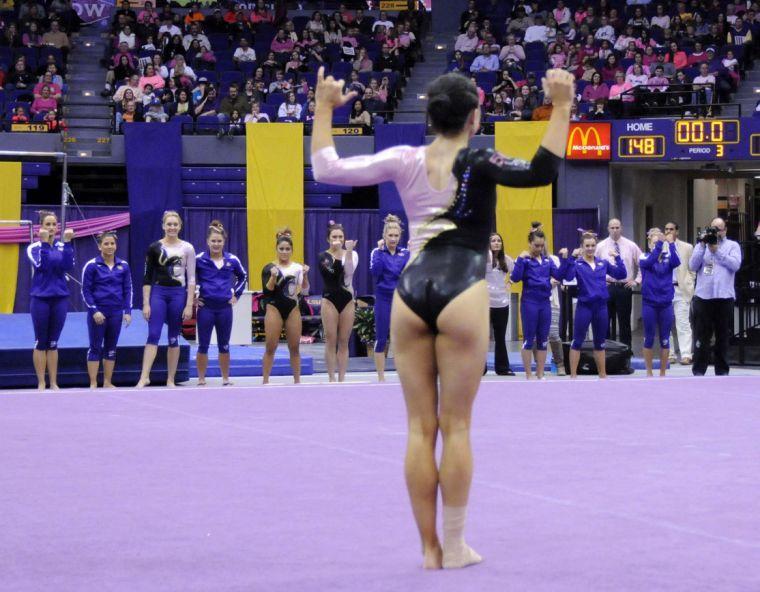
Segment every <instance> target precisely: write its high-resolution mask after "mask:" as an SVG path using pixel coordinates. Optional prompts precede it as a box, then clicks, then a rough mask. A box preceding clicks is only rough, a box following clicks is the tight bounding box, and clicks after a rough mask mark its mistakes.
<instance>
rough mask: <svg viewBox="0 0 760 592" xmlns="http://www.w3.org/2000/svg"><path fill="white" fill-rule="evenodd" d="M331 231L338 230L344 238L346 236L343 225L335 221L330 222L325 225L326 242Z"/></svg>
mask: <svg viewBox="0 0 760 592" xmlns="http://www.w3.org/2000/svg"><path fill="white" fill-rule="evenodd" d="M333 230H340V231H341V232H342V233H343V235H344V236H345V234H346V231H345V229H344V228H343V224H339V223H338V222H336V221H335V220H330V221H329V222H328V223H327V240H330V235H331V234H332V231H333Z"/></svg>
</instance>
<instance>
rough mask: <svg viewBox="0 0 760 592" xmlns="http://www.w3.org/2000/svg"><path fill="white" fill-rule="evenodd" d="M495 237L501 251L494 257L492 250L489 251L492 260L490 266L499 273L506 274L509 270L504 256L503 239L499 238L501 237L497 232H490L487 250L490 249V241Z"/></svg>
mask: <svg viewBox="0 0 760 592" xmlns="http://www.w3.org/2000/svg"><path fill="white" fill-rule="evenodd" d="M495 236H498V237H499V240H500V241H501V249H499V250H498V251H497V252H496V254H495V255H494V252H493V250H491V255H492V260H493V262H492V266H493V267H498V268H499V270H500V271H503V272H504V273H507V272H508V271H509V269H508V268H507V257H506V256H505V255H504V239H503V238H502V237H501V235H500V234H499V233H498V232H492V233H491V234H490V236H489V237H488V244H489V249H490V244H491V239H492V238H493V237H495Z"/></svg>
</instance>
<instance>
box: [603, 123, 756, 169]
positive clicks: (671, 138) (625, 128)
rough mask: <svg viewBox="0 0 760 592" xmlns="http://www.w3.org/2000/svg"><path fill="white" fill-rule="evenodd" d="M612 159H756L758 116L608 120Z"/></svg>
mask: <svg viewBox="0 0 760 592" xmlns="http://www.w3.org/2000/svg"><path fill="white" fill-rule="evenodd" d="M611 135H612V146H611V148H612V150H611V153H612V154H611V158H612V160H613V161H616V162H645V161H650V162H651V161H658V160H659V161H689V160H695V161H719V160H732V161H733V160H755V159H758V158H760V119H755V118H751V117H744V118H741V119H642V120H638V121H633V120H626V121H613V122H612V134H611Z"/></svg>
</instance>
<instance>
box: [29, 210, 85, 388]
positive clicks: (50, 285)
mask: <svg viewBox="0 0 760 592" xmlns="http://www.w3.org/2000/svg"><path fill="white" fill-rule="evenodd" d="M57 229H58V218H57V217H56V215H55V214H54V213H53V212H48V211H47V210H42V211H41V212H40V229H39V234H38V236H39V239H40V240H38V241H37V242H34V243H32V244H30V245H29V246H28V247H27V249H26V256H27V257H28V258H29V261H30V262H31V264H32V267H33V268H34V275H33V276H32V290H31V292H30V294H29V295H30V297H31V298H30V302H29V312H30V313H31V314H32V324H33V325H34V340H35V343H34V354H33V361H34V372H35V373H36V374H37V388H38V389H39V390H41V391H43V390H45V370H46V369H47V373H48V378H49V379H50V388H51V389H53V390H58V338H59V337H60V336H61V331H63V325H64V323H65V322H66V313H67V312H68V310H69V287H68V285H67V284H66V274H67V273H68V272H70V271H71V270H73V269H74V247H73V246H72V244H71V239H73V238H74V231H73V230H72V229H70V228H67V229H66V230H65V231H64V233H63V237H62V238H63V241H59V240H55V233H56V230H57Z"/></svg>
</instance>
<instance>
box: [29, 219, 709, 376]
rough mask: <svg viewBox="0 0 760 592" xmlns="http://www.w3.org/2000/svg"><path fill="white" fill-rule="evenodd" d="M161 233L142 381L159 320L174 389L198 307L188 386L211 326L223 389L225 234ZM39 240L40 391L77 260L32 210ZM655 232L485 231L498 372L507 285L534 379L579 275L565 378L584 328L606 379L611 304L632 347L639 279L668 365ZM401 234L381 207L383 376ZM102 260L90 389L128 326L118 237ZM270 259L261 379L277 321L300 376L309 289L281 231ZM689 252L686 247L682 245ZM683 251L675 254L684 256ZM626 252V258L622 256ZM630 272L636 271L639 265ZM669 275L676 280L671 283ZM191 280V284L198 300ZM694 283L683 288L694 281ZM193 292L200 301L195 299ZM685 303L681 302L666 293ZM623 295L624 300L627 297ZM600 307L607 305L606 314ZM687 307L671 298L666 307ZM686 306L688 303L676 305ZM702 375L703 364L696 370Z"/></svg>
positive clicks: (345, 312) (378, 354)
mask: <svg viewBox="0 0 760 592" xmlns="http://www.w3.org/2000/svg"><path fill="white" fill-rule="evenodd" d="M162 222H163V230H164V237H163V238H162V239H160V240H158V241H156V242H154V243H153V244H151V245H150V247H149V249H148V253H147V255H146V263H145V274H144V278H143V302H144V303H145V305H144V307H143V315H144V317H145V318H146V320H147V321H148V325H149V331H148V339H147V344H146V347H145V353H144V356H143V366H142V372H141V376H140V380H139V382H138V383H137V386H138V387H143V386H145V385H147V384H148V383H149V380H150V378H149V377H150V371H151V368H152V366H153V362H154V361H155V357H156V353H157V346H158V341H159V337H160V335H161V330H162V328H163V325H164V324H166V325H167V326H168V345H169V348H168V354H167V356H168V360H167V362H168V364H167V365H168V377H167V384H168V385H169V386H173V385H174V377H175V373H176V369H177V363H178V359H179V349H178V345H179V333H180V330H181V323H182V320H186V319H189V318H191V316H192V312H193V305H194V304H195V303H197V305H198V313H197V332H198V342H199V348H198V356H197V368H198V383H199V384H205V375H206V369H207V366H208V347H209V342H210V339H211V333H212V330H213V329H214V328H215V329H216V332H217V341H218V349H219V365H220V369H221V373H222V382H223V384H225V385H227V384H231V382H230V378H229V368H230V353H229V340H230V334H231V329H232V306H233V305H234V304H235V302H236V301H237V299H238V298H239V297H240V295H241V293H242V292H243V290H244V289H245V285H246V280H247V274H246V271H245V270H244V269H243V266H242V264H241V263H240V260H239V259H238V258H237V257H236V256H235V255H233V254H231V253H228V252H227V251H225V250H224V247H225V242H226V238H227V235H226V231H225V229H224V227H223V226H222V224H221V223H219V222H217V221H213V222H212V223H211V224H210V225H209V227H208V231H207V241H206V242H207V250H206V251H204V252H202V253H200V254H199V255H197V256H196V254H195V250H194V248H193V246H192V245H191V244H190V243H188V242H186V241H183V240H181V239H180V238H179V234H180V231H181V228H182V221H181V218H180V216H179V214H178V213H177V212H173V211H170V212H166V213H165V214H164V216H163V221H162ZM40 224H41V226H40V231H39V241H38V242H36V243H33V244H31V245H30V246H29V248H28V249H27V254H28V257H29V260H30V262H31V264H32V265H33V267H34V278H33V282H32V291H31V303H30V311H31V316H32V320H33V324H34V332H35V340H36V344H35V350H34V367H35V371H36V374H37V379H38V385H39V388H40V389H44V388H45V372H46V371H47V373H48V376H49V380H50V386H51V388H53V389H55V388H57V365H58V364H57V361H58V360H57V358H58V356H57V346H58V338H59V336H60V334H61V331H62V329H63V325H64V322H65V319H66V312H67V308H68V296H69V291H68V285H67V281H66V274H67V273H69V272H71V271H72V270H73V267H74V253H73V247H72V245H71V240H72V238H73V236H74V233H73V231H72V230H70V229H67V230H66V231H65V232H64V234H63V236H62V237H61V240H55V234H56V230H57V225H58V220H57V218H56V216H55V214H53V213H52V212H49V211H43V212H41V213H40ZM665 229H666V230H665V233H663V232H661V231H660V230H659V229H652V230H651V231H650V232H649V252H648V253H647V254H642V253H641V251H640V250H639V249H638V247H637V246H636V245H635V243H633V242H632V241H630V240H628V239H625V238H623V237H622V236H621V225H620V221H619V220H616V219H613V220H611V221H610V223H609V225H608V230H609V233H610V236H609V238H607V239H605V240H604V241H601V242H599V243H597V238H596V235H595V234H593V233H590V232H586V233H583V236H582V240H581V246H580V248H578V249H576V250H575V251H574V252H573V253H572V254H569V253H568V250H567V249H562V250H560V251H559V257H557V256H547V255H546V248H545V235H544V233H543V231H542V228H541V226H540V224H539V223H534V224H533V228H532V230H531V232H530V234H529V236H528V249H527V250H526V251H523V252H522V253H521V254H520V255H519V256H518V257H517V258H516V259H515V260H512V259H511V258H510V257H509V256H507V255H505V253H504V247H503V240H502V237H501V236H500V235H499V234H498V233H493V234H492V235H491V237H490V252H489V256H488V266H487V271H486V281H487V283H488V290H489V299H490V319H491V325H492V327H493V330H494V341H495V370H496V373H497V374H502V375H513V374H514V373H513V372H512V370H511V369H510V366H509V358H508V355H507V349H506V343H505V334H506V328H507V323H508V318H509V285H510V284H511V283H512V282H523V291H522V298H521V301H520V315H521V321H522V327H523V334H524V340H523V345H522V358H523V362H524V366H525V369H526V376H527V377H528V378H531V377H532V370H531V358H532V357H534V358H535V363H536V376H537V377H538V378H541V377H543V369H544V365H545V361H546V355H547V351H546V350H547V344H548V343H550V342H551V345H552V346H553V348H552V349H553V350H554V351H553V354H554V357H555V359H557V358H559V359H560V360H561V356H562V354H561V347H556V348H555V347H554V346H555V344H558V341H559V338H558V332H557V324H558V318H559V302H558V292H557V286H558V285H559V284H560V283H562V282H565V283H577V285H578V291H579V293H578V307H577V310H576V313H575V321H574V327H573V342H572V345H571V349H570V368H571V375H572V376H575V375H576V372H577V366H578V361H579V356H580V349H581V345H582V343H583V340H584V338H585V336H586V334H587V332H588V329H589V327H591V328H592V331H593V343H594V357H595V361H596V364H597V367H598V369H599V374H600V376H605V375H606V373H605V354H604V346H605V339H606V336H607V332H608V320H609V316H608V313H610V312H611V313H612V314H614V313H615V312H616V311H617V313H618V314H617V316H618V319H619V322H620V333H621V339H622V340H623V341H627V343H628V344H629V345H630V311H631V305H630V298H631V290H630V288H632V287H633V286H634V285H635V284H636V283H637V282H640V283H641V289H642V296H643V307H642V316H643V321H644V358H645V361H646V364H647V373H648V375H652V362H653V349H652V348H653V345H654V339H655V335H656V334H657V333H658V332H659V345H660V351H661V366H660V374H661V375H664V374H665V368H666V364H667V361H668V357H669V350H670V332H671V327H672V325H673V321H674V306H673V303H674V297H675V296H676V294H677V293H679V292H683V293H684V294H686V293H687V292H688V290H689V288H688V287H687V285H688V282H689V280H690V279H691V281H692V282H693V278H692V277H691V276H690V275H689V274H688V272H687V274H686V275H682V274H679V273H678V272H677V271H675V272H674V270H678V268H679V267H680V268H683V267H684V266H682V265H681V259H680V257H679V252H678V249H677V248H676V242H678V243H679V244H681V245H685V246H687V247H689V251H688V254H687V256H691V254H692V251H691V248H690V247H691V246H690V245H688V244H687V243H681V241H676V239H677V230H678V227H677V225H675V224H674V223H669V225H666V227H665ZM401 237H402V227H401V222H400V220H399V219H398V218H397V217H395V216H393V215H389V216H387V217H386V219H385V224H384V228H383V238H382V239H381V240H380V241H378V245H377V248H375V249H374V250H373V251H372V254H371V261H370V270H371V273H372V276H373V278H374V281H375V307H374V310H375V324H376V341H375V347H374V356H375V364H376V368H377V372H378V377H379V379H380V380H384V369H385V356H386V353H387V349H388V337H389V334H390V316H391V315H390V311H391V302H392V298H393V292H394V290H395V288H396V284H397V282H398V279H399V276H400V275H401V272H402V270H403V269H404V267H405V266H406V265H407V263H408V261H409V251H408V250H407V249H405V248H403V247H401V246H400V245H399V243H400V240H401ZM327 241H328V243H329V248H328V249H327V250H326V251H324V252H322V253H320V255H319V271H320V274H321V276H322V279H323V283H324V289H323V300H322V302H323V304H322V322H323V330H324V335H325V341H326V347H325V358H326V364H327V369H328V377H329V380H330V381H333V380H335V376H336V371H337V378H338V380H339V381H342V380H343V379H344V377H345V373H346V369H347V366H348V341H349V338H350V334H351V331H352V328H353V322H354V293H353V287H352V278H353V274H354V270H355V269H356V267H357V265H358V262H359V261H358V255H357V253H356V251H355V250H354V248H355V246H356V241H353V240H346V239H345V234H344V229H343V227H342V225H340V224H338V223H335V222H333V221H331V222H330V224H329V226H328V234H327ZM98 248H99V251H100V255H99V256H97V257H95V258H94V259H91V260H90V261H88V262H87V263H86V264H85V266H84V268H83V270H82V297H83V300H84V302H85V304H86V305H87V307H88V317H87V325H88V333H89V341H90V347H89V350H88V354H87V366H88V373H89V376H90V383H91V386H92V387H95V386H97V375H98V371H99V368H100V363H101V361H102V363H103V370H104V386H106V387H110V386H112V376H113V370H114V365H115V360H116V346H117V343H118V338H119V334H120V331H121V326H122V324H124V325H128V324H129V323H130V321H131V316H130V315H131V312H132V281H131V272H130V269H129V265H128V264H127V262H126V261H124V260H123V259H120V258H119V257H117V256H116V248H117V237H116V233H115V232H105V233H103V234H101V235H100V236H99V237H98ZM276 252H277V258H276V261H274V262H271V263H268V264H267V265H266V266H265V267H264V269H263V270H262V284H263V289H264V290H263V291H264V303H265V317H264V325H265V333H266V349H265V355H264V359H263V377H264V378H263V380H264V383H267V382H268V381H269V376H270V373H271V369H272V365H273V361H274V354H275V351H276V349H277V345H278V342H279V339H280V335H281V333H282V330H283V328H284V329H285V335H286V338H287V344H288V349H289V352H290V362H291V367H292V370H293V375H294V380H295V382H299V381H300V354H299V341H300V337H301V314H300V310H299V307H298V298H299V295H300V294H302V293H306V292H308V289H309V280H308V271H309V267H308V266H307V265H301V264H299V263H296V262H294V261H292V253H293V243H292V239H291V236H290V232H289V231H288V230H285V231H283V232H281V233H278V235H277V237H276ZM684 254H685V253H684ZM682 255H683V254H682ZM626 261H627V263H626ZM634 267H638V269H639V273H638V274H636V273H635V271H634ZM679 280H680V283H681V289H680V290H679ZM196 285H197V286H199V290H198V294H197V295H196ZM692 288H693V286H692ZM196 298H197V299H196ZM682 299H683V298H677V299H676V302H678V301H679V300H682ZM626 300H627V302H626ZM608 302H609V304H610V308H612V310H611V311H608ZM679 310H680V314H683V307H678V306H676V308H675V314H676V315H677V314H679ZM686 314H687V315H688V306H687V307H686ZM688 326H689V325H688V321H687V322H686V323H685V324H684V323H680V324H679V330H682V331H681V348H682V356H683V357H682V361H684V362H685V363H688V362H690V361H691V360H690V359H689V358H690V356H689V350H690V341H691V335H690V333H686V329H688ZM702 373H704V370H702Z"/></svg>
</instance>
